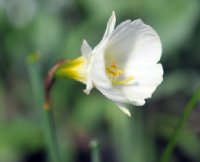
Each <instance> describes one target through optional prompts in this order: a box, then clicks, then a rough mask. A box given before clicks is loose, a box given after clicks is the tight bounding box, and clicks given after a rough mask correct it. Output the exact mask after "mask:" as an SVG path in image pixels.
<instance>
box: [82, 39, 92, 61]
mask: <svg viewBox="0 0 200 162" xmlns="http://www.w3.org/2000/svg"><path fill="white" fill-rule="evenodd" d="M81 53H82V55H83V56H84V57H85V58H86V59H87V60H89V59H90V57H91V54H92V48H91V47H90V46H89V45H88V43H87V41H86V40H83V43H82V46H81Z"/></svg>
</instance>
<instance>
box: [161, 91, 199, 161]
mask: <svg viewBox="0 0 200 162" xmlns="http://www.w3.org/2000/svg"><path fill="white" fill-rule="evenodd" d="M199 100H200V88H199V89H198V90H197V91H196V92H195V93H194V95H193V96H192V98H191V99H190V100H189V102H188V103H187V105H186V106H185V108H184V112H183V115H182V116H181V118H180V120H179V122H178V125H177V127H176V129H175V131H174V134H173V135H172V137H171V138H170V141H169V144H168V145H167V147H166V148H165V150H164V152H163V154H162V156H161V160H160V162H168V161H169V159H170V157H171V154H172V152H173V149H174V147H175V146H176V143H177V139H178V137H179V134H180V133H181V130H182V128H183V127H184V125H185V123H186V122H187V120H188V118H189V116H190V114H191V112H192V110H193V109H194V107H195V105H196V104H197V103H198V101H199Z"/></svg>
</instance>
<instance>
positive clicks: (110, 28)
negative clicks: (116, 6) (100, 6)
mask: <svg viewBox="0 0 200 162" xmlns="http://www.w3.org/2000/svg"><path fill="white" fill-rule="evenodd" d="M115 22H116V17H115V12H114V11H113V12H112V15H111V17H110V19H109V20H108V23H107V27H106V31H105V33H104V36H103V39H105V38H106V37H107V36H109V35H110V34H111V33H112V32H113V30H114V27H115Z"/></svg>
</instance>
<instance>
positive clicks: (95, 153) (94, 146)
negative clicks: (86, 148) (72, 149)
mask: <svg viewBox="0 0 200 162" xmlns="http://www.w3.org/2000/svg"><path fill="white" fill-rule="evenodd" d="M90 148H91V158H92V162H100V157H99V144H98V142H97V141H96V140H92V141H91V142H90Z"/></svg>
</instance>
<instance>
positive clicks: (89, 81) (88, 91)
mask: <svg viewBox="0 0 200 162" xmlns="http://www.w3.org/2000/svg"><path fill="white" fill-rule="evenodd" d="M92 88H93V83H92V79H91V76H89V75H88V77H87V83H86V88H85V89H84V90H83V92H85V93H86V94H87V95H89V94H90V91H91V90H92Z"/></svg>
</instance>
